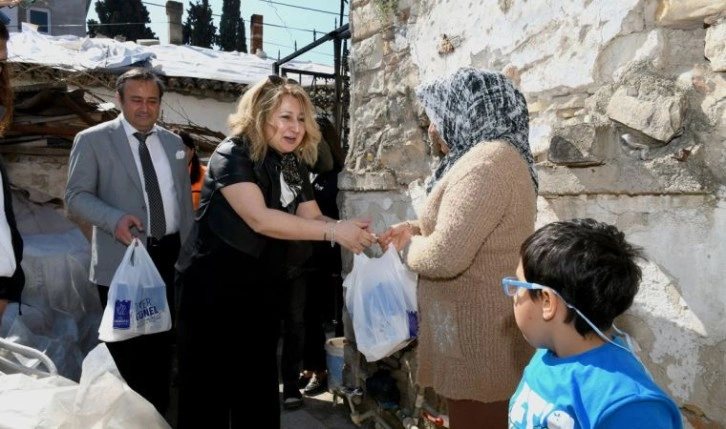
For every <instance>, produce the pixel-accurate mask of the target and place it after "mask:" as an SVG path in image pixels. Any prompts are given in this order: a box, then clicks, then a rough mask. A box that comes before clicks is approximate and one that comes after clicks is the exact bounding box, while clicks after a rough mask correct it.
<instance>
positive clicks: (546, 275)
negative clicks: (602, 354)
mask: <svg viewBox="0 0 726 429" xmlns="http://www.w3.org/2000/svg"><path fill="white" fill-rule="evenodd" d="M520 256H521V257H522V266H523V268H524V277H525V278H526V279H527V281H528V282H532V283H538V284H541V285H543V286H547V287H550V288H552V289H554V290H556V291H557V292H558V293H559V294H560V295H561V296H562V298H563V299H564V300H565V301H567V303H568V304H570V305H572V306H574V307H576V308H577V309H578V310H580V311H581V312H582V313H583V314H584V315H585V316H587V317H588V318H589V319H590V321H592V323H594V324H595V326H597V327H598V328H599V329H601V330H605V329H608V328H610V326H611V325H612V323H613V320H614V319H615V318H616V317H617V316H619V315H620V314H622V313H623V312H625V310H627V309H628V308H629V307H630V306H631V305H632V304H633V299H634V298H635V294H636V293H638V286H639V284H640V280H641V278H642V272H641V270H640V267H639V266H638V264H637V263H636V261H637V260H638V259H643V254H642V249H641V248H640V247H637V246H633V245H632V244H630V243H628V242H627V241H626V240H625V235H624V234H623V233H622V232H620V231H619V230H618V229H617V228H616V227H614V226H612V225H608V224H606V223H602V222H597V221H595V220H594V219H572V220H568V221H561V222H553V223H550V224H548V225H545V226H543V227H542V228H540V229H538V230H537V231H535V233H534V234H532V235H531V236H530V237H529V238H527V240H525V242H524V243H523V244H522V247H521V249H520ZM528 292H529V293H530V296H531V297H532V299H538V298H539V296H540V295H541V291H540V290H529V291H528ZM573 320H574V321H575V329H576V330H577V332H579V333H580V335H583V336H584V335H585V334H587V333H588V332H591V331H592V328H591V327H590V326H589V325H588V324H587V322H585V321H584V320H582V318H580V317H579V316H578V315H577V313H575V312H574V311H573V310H572V309H568V314H567V317H566V318H565V322H567V323H569V322H571V321H573Z"/></svg>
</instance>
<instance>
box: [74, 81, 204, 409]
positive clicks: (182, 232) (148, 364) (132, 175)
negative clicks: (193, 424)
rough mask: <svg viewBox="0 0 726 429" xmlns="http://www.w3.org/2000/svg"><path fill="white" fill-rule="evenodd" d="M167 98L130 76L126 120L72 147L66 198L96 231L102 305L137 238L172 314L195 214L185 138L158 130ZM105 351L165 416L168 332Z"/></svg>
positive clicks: (121, 96) (83, 136)
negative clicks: (177, 266)
mask: <svg viewBox="0 0 726 429" xmlns="http://www.w3.org/2000/svg"><path fill="white" fill-rule="evenodd" d="M163 94H164V87H163V84H162V83H161V81H160V80H159V79H158V78H157V77H156V76H155V75H154V74H153V73H152V72H151V71H148V70H145V69H138V68H137V69H132V70H129V71H127V72H126V73H124V74H122V75H121V76H119V78H118V79H117V81H116V99H117V101H118V103H119V105H120V106H121V111H122V114H121V115H119V117H118V118H116V119H114V120H111V121H108V122H106V123H103V124H99V125H96V126H94V127H92V128H89V129H87V130H85V131H83V132H81V133H79V134H78V135H77V136H76V139H75V141H74V142H73V148H72V149H71V155H70V161H69V166H68V184H67V187H66V194H65V200H66V204H67V206H68V209H69V211H70V212H71V213H73V214H74V215H76V216H78V217H79V218H81V219H83V220H84V221H87V222H88V223H90V224H92V225H93V235H92V243H91V244H92V249H91V252H92V254H91V270H90V280H91V281H92V282H94V283H95V284H96V285H97V286H98V292H99V295H100V298H101V304H102V305H103V306H104V307H105V306H106V301H107V299H108V287H109V285H110V284H111V280H112V278H113V275H114V273H115V272H116V269H117V267H118V266H119V263H120V262H121V259H122V258H123V255H124V252H125V251H126V248H127V246H128V245H129V244H130V243H131V242H132V240H133V238H134V237H138V238H139V239H140V240H141V242H142V243H143V244H145V245H146V248H147V250H148V251H149V254H150V255H151V258H152V259H153V260H154V264H155V265H156V267H157V269H158V270H159V273H160V274H161V277H162V278H163V279H164V282H165V283H166V286H167V288H166V289H167V299H168V302H169V306H170V308H172V309H173V308H174V302H175V301H174V295H173V285H174V263H175V261H176V259H177V257H178V255H179V249H180V245H181V243H182V242H183V241H184V239H185V238H186V236H187V235H188V233H189V230H190V228H191V225H192V221H193V210H192V198H191V192H190V186H191V184H190V182H189V172H188V170H187V162H186V156H185V150H184V145H183V143H182V141H181V138H180V137H179V136H177V135H176V134H173V133H172V132H170V131H168V130H166V129H164V128H162V127H160V126H158V125H156V121H157V119H158V118H159V111H160V106H161V97H162V95H163ZM172 320H173V314H172ZM107 346H108V348H109V350H110V351H111V354H112V355H113V358H114V361H115V362H116V365H117V366H118V368H119V371H120V372H121V375H122V376H123V377H124V379H125V380H126V382H127V383H128V384H129V386H130V387H131V388H132V389H134V390H135V391H136V392H137V393H139V394H141V395H142V396H143V397H145V398H146V399H147V400H149V402H151V403H152V404H153V405H154V406H155V407H156V408H157V410H158V411H159V412H160V413H161V414H164V413H165V412H166V409H167V406H168V403H169V384H170V372H171V346H172V337H171V332H163V333H160V334H152V335H142V336H140V337H136V338H132V339H129V340H126V341H119V342H113V343H107Z"/></svg>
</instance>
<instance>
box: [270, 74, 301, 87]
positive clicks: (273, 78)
mask: <svg viewBox="0 0 726 429" xmlns="http://www.w3.org/2000/svg"><path fill="white" fill-rule="evenodd" d="M267 80H269V81H270V83H272V84H273V85H275V86H279V85H284V84H286V83H291V84H293V85H298V83H297V81H296V80H295V79H289V78H287V77H282V76H278V75H276V74H271V75H269V76H267Z"/></svg>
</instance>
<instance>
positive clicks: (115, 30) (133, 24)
mask: <svg viewBox="0 0 726 429" xmlns="http://www.w3.org/2000/svg"><path fill="white" fill-rule="evenodd" d="M96 14H97V15H98V19H99V21H101V26H96V27H95V31H96V32H98V33H102V34H105V35H107V36H109V37H116V36H124V37H125V38H126V40H138V39H156V34H154V32H153V31H151V29H150V28H148V27H147V26H146V24H147V23H151V19H149V11H148V10H146V6H144V4H143V3H141V0H98V1H97V2H96ZM90 26H91V23H89V30H90Z"/></svg>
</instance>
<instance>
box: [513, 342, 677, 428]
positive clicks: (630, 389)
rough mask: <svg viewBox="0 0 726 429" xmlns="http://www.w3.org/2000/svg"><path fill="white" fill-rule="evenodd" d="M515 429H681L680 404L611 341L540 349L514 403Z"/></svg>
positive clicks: (526, 372)
mask: <svg viewBox="0 0 726 429" xmlns="http://www.w3.org/2000/svg"><path fill="white" fill-rule="evenodd" d="M509 428H510V429H513V428H515V429H525V428H526V429H623V428H628V429H638V428H642V429H646V428H647V429H653V428H658V429H682V428H683V423H682V419H681V414H680V412H679V411H678V407H677V406H676V404H675V403H674V402H673V401H672V400H671V399H670V398H669V397H668V395H666V394H665V392H663V390H662V389H661V388H660V387H658V385H656V384H655V382H654V381H653V380H652V379H651V378H650V376H649V375H648V373H647V372H646V371H645V369H644V368H643V366H642V365H641V363H640V362H639V361H638V360H637V359H636V358H635V357H634V356H633V355H632V354H631V353H629V352H627V351H625V350H623V349H621V348H619V347H616V346H614V345H612V344H610V343H606V344H604V345H602V346H600V347H597V348H595V349H592V350H589V351H587V352H585V353H581V354H579V355H575V356H569V357H566V358H558V357H557V356H555V355H554V354H553V353H552V352H550V351H548V350H545V349H540V350H537V352H536V353H535V355H534V356H533V357H532V360H531V361H530V362H529V364H528V365H527V367H526V368H525V369H524V375H523V376H522V380H521V381H520V383H519V386H517V390H516V391H515V393H514V395H513V396H512V398H511V400H510V401H509Z"/></svg>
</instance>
